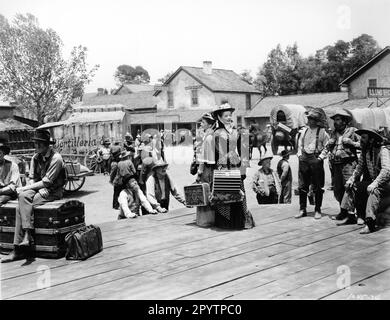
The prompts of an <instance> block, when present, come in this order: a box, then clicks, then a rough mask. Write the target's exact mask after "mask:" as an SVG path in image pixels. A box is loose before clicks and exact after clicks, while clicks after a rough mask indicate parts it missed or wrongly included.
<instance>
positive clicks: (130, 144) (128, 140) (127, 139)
mask: <svg viewBox="0 0 390 320" xmlns="http://www.w3.org/2000/svg"><path fill="white" fill-rule="evenodd" d="M123 146H124V147H125V149H126V150H127V151H129V148H130V147H133V148H134V139H133V136H132V135H131V134H130V132H126V134H125V141H124V143H123Z"/></svg>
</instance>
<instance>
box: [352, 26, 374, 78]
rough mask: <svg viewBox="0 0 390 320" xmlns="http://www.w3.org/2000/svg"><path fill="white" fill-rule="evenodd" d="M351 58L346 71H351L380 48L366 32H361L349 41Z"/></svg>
mask: <svg viewBox="0 0 390 320" xmlns="http://www.w3.org/2000/svg"><path fill="white" fill-rule="evenodd" d="M350 45H351V58H350V59H349V63H348V69H349V70H348V72H349V73H352V72H354V71H356V70H357V69H359V68H360V67H361V66H362V65H364V64H365V63H366V62H367V61H369V60H370V59H371V58H372V57H373V56H374V55H376V54H377V53H378V52H379V51H380V50H381V48H380V47H379V45H378V42H377V41H376V40H375V39H374V38H373V37H372V36H370V35H368V34H362V35H360V36H359V37H357V38H354V39H353V40H352V41H351V42H350Z"/></svg>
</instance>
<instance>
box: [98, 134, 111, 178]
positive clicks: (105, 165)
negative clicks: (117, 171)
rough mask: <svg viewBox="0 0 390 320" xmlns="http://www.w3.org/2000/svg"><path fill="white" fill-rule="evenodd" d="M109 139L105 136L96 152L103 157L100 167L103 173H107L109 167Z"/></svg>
mask: <svg viewBox="0 0 390 320" xmlns="http://www.w3.org/2000/svg"><path fill="white" fill-rule="evenodd" d="M110 144H111V142H110V139H108V138H106V139H104V141H103V145H102V146H101V147H100V149H99V151H98V153H99V155H100V156H101V157H102V159H103V163H102V166H103V167H102V169H103V173H104V174H108V173H109V169H110V159H111V149H110Z"/></svg>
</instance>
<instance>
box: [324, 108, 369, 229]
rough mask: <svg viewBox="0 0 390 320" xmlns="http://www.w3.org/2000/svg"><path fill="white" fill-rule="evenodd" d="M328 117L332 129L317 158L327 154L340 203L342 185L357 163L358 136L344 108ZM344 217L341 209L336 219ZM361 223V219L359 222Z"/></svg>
mask: <svg viewBox="0 0 390 320" xmlns="http://www.w3.org/2000/svg"><path fill="white" fill-rule="evenodd" d="M330 118H331V119H333V124H334V129H333V130H332V132H331V134H330V139H329V141H328V143H327V144H326V146H325V148H324V150H322V152H321V154H320V156H319V158H320V159H321V160H324V159H325V158H326V157H327V156H329V162H330V166H331V167H332V170H331V175H332V181H333V193H334V197H335V198H336V200H337V201H338V203H339V204H341V201H342V199H343V196H344V192H345V189H344V185H345V183H346V182H347V181H348V179H349V178H350V177H351V175H352V172H353V170H354V169H355V167H356V165H357V155H356V149H357V148H359V147H360V138H359V136H358V135H357V134H356V132H355V131H356V128H354V127H350V126H349V123H350V122H351V120H352V116H351V115H350V114H349V113H348V112H347V111H346V110H344V109H340V110H337V111H336V112H335V114H334V115H333V116H331V117H330ZM346 217H347V216H346V213H345V212H344V211H343V210H341V211H340V213H339V214H338V215H337V217H336V219H337V220H343V219H344V218H346ZM363 223H364V221H363V220H361V224H363Z"/></svg>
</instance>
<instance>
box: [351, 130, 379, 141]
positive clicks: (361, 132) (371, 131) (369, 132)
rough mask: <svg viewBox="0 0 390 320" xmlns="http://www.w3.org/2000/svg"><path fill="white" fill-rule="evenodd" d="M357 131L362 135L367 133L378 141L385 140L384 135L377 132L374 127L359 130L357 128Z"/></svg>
mask: <svg viewBox="0 0 390 320" xmlns="http://www.w3.org/2000/svg"><path fill="white" fill-rule="evenodd" d="M355 132H356V134H358V135H359V136H361V135H362V134H364V133H366V134H368V135H369V136H370V137H371V138H374V139H375V140H376V141H378V142H382V141H383V137H382V136H381V135H380V134H379V133H377V132H376V131H375V130H374V129H359V130H356V131H355Z"/></svg>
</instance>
